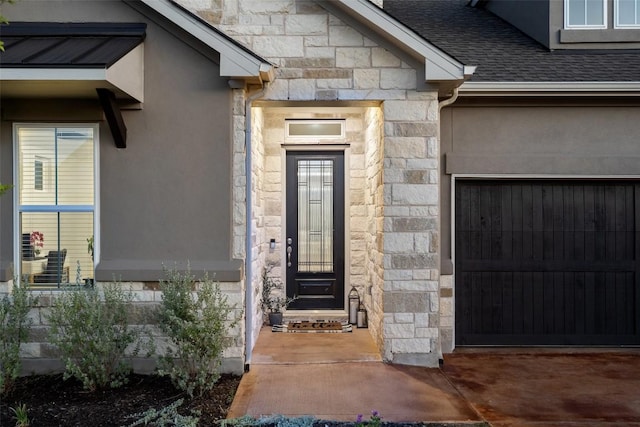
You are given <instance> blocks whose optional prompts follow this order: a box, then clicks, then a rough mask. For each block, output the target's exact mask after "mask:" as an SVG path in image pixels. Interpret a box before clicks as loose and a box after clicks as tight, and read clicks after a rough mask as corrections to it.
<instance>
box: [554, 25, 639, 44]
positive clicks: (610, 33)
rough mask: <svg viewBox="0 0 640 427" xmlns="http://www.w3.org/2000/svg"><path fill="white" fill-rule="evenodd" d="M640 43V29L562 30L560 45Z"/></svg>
mask: <svg viewBox="0 0 640 427" xmlns="http://www.w3.org/2000/svg"><path fill="white" fill-rule="evenodd" d="M632 42H640V28H629V29H622V28H620V29H603V30H573V29H572V30H566V29H562V30H560V43H632Z"/></svg>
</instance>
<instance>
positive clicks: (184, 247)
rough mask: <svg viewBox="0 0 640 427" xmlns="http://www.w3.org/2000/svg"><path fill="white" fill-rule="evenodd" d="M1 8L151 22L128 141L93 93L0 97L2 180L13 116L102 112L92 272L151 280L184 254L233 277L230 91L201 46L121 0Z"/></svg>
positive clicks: (5, 211)
mask: <svg viewBox="0 0 640 427" xmlns="http://www.w3.org/2000/svg"><path fill="white" fill-rule="evenodd" d="M3 14H5V15H6V16H7V17H8V18H9V20H12V21H84V22H98V21H109V22H146V23H147V24H148V27H147V38H146V40H145V66H144V68H145V102H144V105H143V108H142V109H141V110H126V111H123V117H124V121H125V123H126V126H127V128H128V141H127V148H126V149H118V148H116V147H115V145H114V142H113V139H112V137H111V133H110V131H109V128H108V126H107V124H106V122H104V121H101V120H103V118H102V114H101V112H100V110H99V107H98V103H97V99H95V100H85V101H80V100H47V101H45V102H42V101H41V100H37V101H24V100H23V101H20V102H13V101H10V100H7V99H2V107H1V108H2V109H3V122H2V129H1V138H2V140H1V147H0V162H1V165H2V176H1V177H0V179H2V182H7V181H10V180H11V179H10V176H11V172H7V169H6V168H7V167H8V168H11V166H12V160H11V159H12V137H11V124H12V122H13V121H22V122H28V121H69V122H84V121H87V122H96V121H99V120H100V122H99V123H100V165H99V170H100V176H99V187H100V202H99V203H100V206H99V212H100V224H99V226H98V230H99V236H100V254H101V255H100V261H99V263H98V266H97V269H96V278H97V279H98V280H112V279H113V277H114V275H115V276H116V277H118V278H121V280H132V281H155V280H158V279H160V278H162V277H163V274H162V264H163V263H165V264H167V265H168V266H173V263H174V262H180V261H182V262H184V261H187V260H189V261H190V262H191V267H192V270H193V271H194V272H198V271H202V270H208V271H213V272H215V273H216V278H217V279H218V280H221V281H238V280H240V276H241V262H240V261H239V260H233V259H232V258H231V240H232V238H231V233H232V219H231V215H232V212H231V209H232V208H231V185H232V183H231V162H232V158H231V146H232V143H231V138H232V130H231V128H232V126H231V114H232V109H231V90H230V89H229V88H228V86H227V82H226V79H224V78H221V77H220V73H219V66H218V64H217V63H215V62H214V61H213V60H212V59H211V58H209V57H205V56H204V55H203V54H202V53H201V50H200V46H197V45H195V44H194V45H193V46H192V45H190V44H187V43H185V42H184V35H180V37H179V38H178V37H176V36H174V35H172V34H170V33H169V32H167V31H166V30H165V29H164V28H162V27H160V26H159V25H157V24H156V23H155V22H154V21H152V20H150V19H148V18H146V17H145V16H143V15H141V14H140V13H138V12H136V11H135V10H134V9H132V8H130V7H129V6H127V5H126V4H125V3H123V2H120V1H82V2H73V4H72V7H70V6H69V3H68V2H67V4H66V5H65V4H63V3H62V2H57V1H49V0H48V1H44V2H43V1H23V2H18V3H17V4H16V5H10V6H7V7H5V8H3ZM196 48H198V49H196ZM43 105H44V106H43ZM61 105H64V106H66V107H65V108H60V106H61ZM41 106H42V107H41ZM74 106H77V108H74ZM35 107H38V108H37V113H36V112H35V111H36V110H34V108H35ZM67 107H68V108H67ZM11 109H12V112H11V114H5V113H6V112H7V111H8V110H11ZM7 176H9V179H7ZM2 203H3V204H2V205H0V215H2V217H1V218H2V221H1V224H2V225H1V227H0V233H1V234H0V236H2V237H4V236H11V233H12V227H13V224H12V220H11V218H12V216H11V206H9V207H8V208H7V206H6V205H10V200H9V199H7V198H6V197H3V201H2ZM11 249H12V248H11V242H10V239H4V238H3V239H2V243H0V268H5V267H6V265H7V263H8V262H10V260H11V259H12V252H11ZM0 273H2V276H6V275H7V273H6V271H5V272H2V271H0ZM1 278H4V277H1Z"/></svg>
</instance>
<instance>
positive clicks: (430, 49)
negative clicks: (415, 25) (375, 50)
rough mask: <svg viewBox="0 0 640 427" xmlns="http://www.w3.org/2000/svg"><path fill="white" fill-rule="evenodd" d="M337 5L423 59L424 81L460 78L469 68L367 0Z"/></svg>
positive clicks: (342, 1)
mask: <svg viewBox="0 0 640 427" xmlns="http://www.w3.org/2000/svg"><path fill="white" fill-rule="evenodd" d="M335 4H336V6H339V7H340V8H341V9H342V10H345V11H346V12H347V13H349V14H351V15H352V16H353V15H358V16H360V17H361V18H363V19H366V20H367V21H368V23H369V25H370V27H373V28H375V31H376V32H378V33H381V34H383V35H384V36H385V37H387V38H390V39H392V40H394V41H395V42H396V44H398V43H399V44H401V45H402V46H404V47H405V48H406V49H407V50H408V51H409V52H410V53H411V54H412V56H414V57H418V58H421V59H423V60H424V62H425V78H426V80H427V81H443V80H462V79H464V78H465V77H468V75H465V72H468V71H470V68H468V67H467V68H466V69H465V66H464V65H463V64H462V63H460V62H458V61H457V60H456V59H454V58H453V57H451V56H449V55H447V54H446V53H445V52H443V51H442V50H440V49H438V48H437V47H435V46H433V45H432V44H430V43H429V42H427V41H426V40H424V39H423V38H422V37H420V36H419V35H417V34H416V33H415V32H414V31H412V30H411V29H409V28H408V27H407V26H405V25H403V24H402V23H400V22H399V21H397V20H396V19H394V18H393V17H391V16H390V15H388V14H386V13H384V11H382V10H380V9H379V8H378V7H377V6H375V5H373V4H371V2H370V1H369V0H336V1H335Z"/></svg>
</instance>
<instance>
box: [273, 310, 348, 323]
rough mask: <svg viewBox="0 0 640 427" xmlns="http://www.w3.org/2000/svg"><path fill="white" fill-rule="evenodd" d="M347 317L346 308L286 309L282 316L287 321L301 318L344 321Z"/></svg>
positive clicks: (311, 320)
mask: <svg viewBox="0 0 640 427" xmlns="http://www.w3.org/2000/svg"><path fill="white" fill-rule="evenodd" d="M348 317H349V316H348V314H347V312H346V310H287V311H286V312H285V313H284V316H283V318H284V320H285V321H287V322H295V321H302V320H307V321H310V322H317V321H320V320H326V321H331V320H335V321H345V322H346V321H347V318H348Z"/></svg>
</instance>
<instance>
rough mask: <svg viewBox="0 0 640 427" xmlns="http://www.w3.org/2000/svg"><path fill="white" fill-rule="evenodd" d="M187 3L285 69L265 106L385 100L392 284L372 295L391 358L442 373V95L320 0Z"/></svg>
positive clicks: (386, 254) (388, 279)
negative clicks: (421, 87)
mask: <svg viewBox="0 0 640 427" xmlns="http://www.w3.org/2000/svg"><path fill="white" fill-rule="evenodd" d="M179 2H180V3H181V4H182V5H184V6H185V7H187V8H189V9H191V10H192V11H194V13H196V14H198V15H200V16H201V17H203V18H204V19H206V20H208V21H209V22H210V23H211V24H212V25H214V26H216V27H217V28H218V29H220V30H222V31H223V32H224V33H226V34H227V35H229V36H231V37H232V38H234V39H235V40H237V41H238V42H240V43H242V44H244V45H245V46H247V47H248V48H249V49H251V50H252V51H254V52H256V53H258V54H259V55H261V56H262V57H264V58H266V59H267V60H269V61H271V62H273V63H274V64H275V65H277V66H278V68H277V73H276V77H277V79H276V81H274V82H273V83H271V84H270V85H269V87H268V88H267V91H266V94H265V96H264V97H263V98H262V99H263V100H267V101H269V100H271V101H323V102H327V101H360V102H362V101H374V102H383V117H384V138H385V141H384V179H383V180H384V182H383V186H384V189H383V202H384V221H383V223H384V225H383V232H384V242H383V243H382V247H383V250H382V266H383V268H384V284H383V286H382V295H376V294H375V293H373V291H374V290H375V289H376V288H375V287H374V288H373V289H372V297H373V300H374V302H373V306H374V307H375V305H376V304H382V307H383V312H384V320H383V326H382V329H383V357H384V358H385V360H388V361H391V362H399V363H409V364H417V365H426V366H437V364H438V359H439V358H440V357H441V349H440V341H439V330H438V328H439V327H440V318H439V317H440V316H439V313H440V305H439V280H440V278H439V260H438V247H439V235H438V230H439V227H438V215H439V209H438V203H439V188H438V179H439V177H438V144H437V138H438V121H437V120H438V112H437V108H438V100H437V93H435V92H417V91H416V88H417V72H416V70H415V69H414V68H412V67H411V66H410V65H409V64H407V63H405V62H404V61H402V60H401V59H399V58H398V57H396V56H394V55H393V53H392V52H390V51H388V50H386V49H384V48H383V47H381V46H379V45H377V44H376V43H375V42H374V41H373V40H372V39H370V38H368V37H366V36H364V35H363V34H361V33H359V32H358V31H356V30H355V29H354V28H352V27H350V26H349V25H347V24H345V23H344V22H343V21H341V20H340V19H339V18H338V17H336V16H332V15H330V14H328V13H327V11H326V10H325V9H324V8H322V7H321V6H320V5H319V4H318V3H317V2H315V1H309V0H271V1H263V0H180V1H179ZM378 214H380V215H382V213H376V215H378ZM266 215H267V216H269V213H268V212H266ZM376 313H377V311H376V309H375V308H373V310H372V314H373V316H374V318H375V316H376V315H377V314H376Z"/></svg>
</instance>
